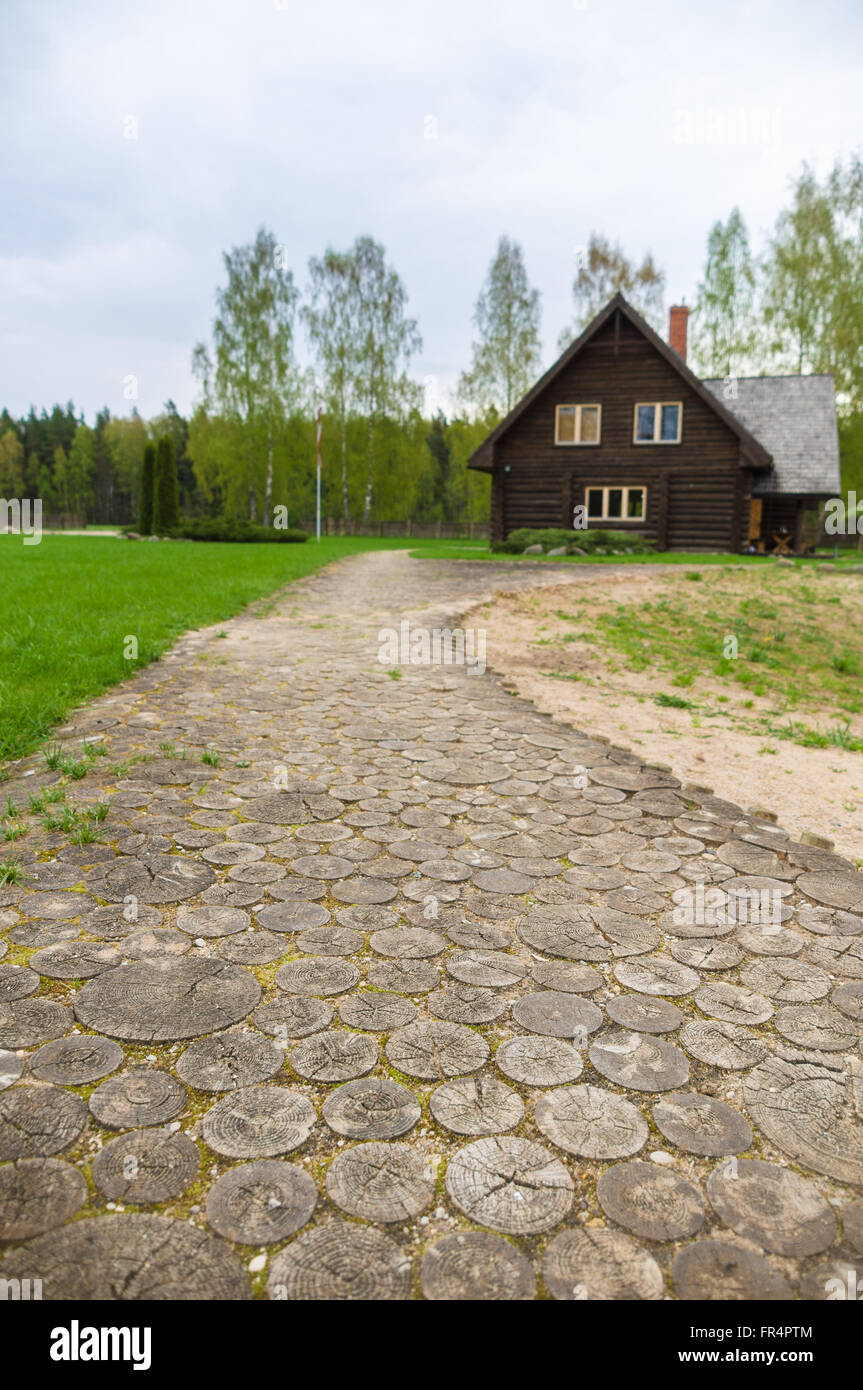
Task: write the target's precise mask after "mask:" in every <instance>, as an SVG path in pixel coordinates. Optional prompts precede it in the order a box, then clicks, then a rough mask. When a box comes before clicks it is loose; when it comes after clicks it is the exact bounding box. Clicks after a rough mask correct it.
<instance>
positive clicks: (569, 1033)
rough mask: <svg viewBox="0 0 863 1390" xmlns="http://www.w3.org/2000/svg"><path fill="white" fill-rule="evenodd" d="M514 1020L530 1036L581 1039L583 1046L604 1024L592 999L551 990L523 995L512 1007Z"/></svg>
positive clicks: (600, 1012)
mask: <svg viewBox="0 0 863 1390" xmlns="http://www.w3.org/2000/svg"><path fill="white" fill-rule="evenodd" d="M512 1016H513V1018H514V1019H515V1020H516V1022H517V1023H520V1024H521V1026H522V1028H527V1029H528V1030H529V1032H531V1033H540V1034H542V1035H543V1036H544V1037H549V1038H579V1039H580V1040H581V1042H582V1046H584V1045H585V1044H586V1041H587V1037H588V1034H589V1033H594V1032H595V1031H596V1029H597V1028H599V1027H600V1026H601V1024H602V1022H603V1018H602V1010H601V1009H598V1008H597V1007H596V1005H595V1004H591V1002H590V1000H589V999H580V998H579V997H578V996H577V995H573V994H563V993H562V992H560V991H558V990H552V989H543V990H536V991H535V993H533V994H523V995H522V996H521V998H520V999H517V1000H516V1002H515V1004H514V1005H513V1007H512Z"/></svg>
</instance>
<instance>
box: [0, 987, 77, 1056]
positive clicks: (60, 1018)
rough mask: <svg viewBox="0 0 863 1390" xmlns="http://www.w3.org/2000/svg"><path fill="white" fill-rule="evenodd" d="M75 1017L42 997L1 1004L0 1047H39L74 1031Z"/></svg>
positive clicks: (69, 1011) (65, 1009) (14, 1000)
mask: <svg viewBox="0 0 863 1390" xmlns="http://www.w3.org/2000/svg"><path fill="white" fill-rule="evenodd" d="M72 1025H73V1014H72V1010H71V1009H67V1007H66V1005H65V1004H58V1003H57V1002H56V1001H55V1000H53V999H45V998H43V997H42V996H41V995H40V996H38V997H37V998H35V999H13V1000H11V1002H10V1003H8V1004H0V1047H8V1048H19V1047H36V1046H37V1045H38V1044H39V1043H44V1042H50V1041H51V1040H52V1039H53V1038H62V1037H63V1035H64V1034H65V1033H70V1032H71V1031H72Z"/></svg>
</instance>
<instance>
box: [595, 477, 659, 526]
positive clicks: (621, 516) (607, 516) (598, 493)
mask: <svg viewBox="0 0 863 1390" xmlns="http://www.w3.org/2000/svg"><path fill="white" fill-rule="evenodd" d="M585 492H586V494H587V498H586V500H587V519H588V521H644V519H645V517H646V516H647V488H646V487H641V486H640V485H639V486H638V487H588V488H585Z"/></svg>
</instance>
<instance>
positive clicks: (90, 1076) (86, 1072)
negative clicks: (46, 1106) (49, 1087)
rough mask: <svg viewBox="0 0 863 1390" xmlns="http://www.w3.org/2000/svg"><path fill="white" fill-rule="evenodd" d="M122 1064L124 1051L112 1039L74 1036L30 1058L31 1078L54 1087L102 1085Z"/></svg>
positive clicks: (74, 1034) (54, 1043) (79, 1034)
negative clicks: (50, 1083)
mask: <svg viewBox="0 0 863 1390" xmlns="http://www.w3.org/2000/svg"><path fill="white" fill-rule="evenodd" d="M122 1062H123V1049H122V1047H120V1046H119V1044H118V1043H115V1042H111V1040H110V1039H109V1038H97V1037H90V1036H88V1035H87V1034H86V1033H73V1034H72V1036H71V1037H69V1038H56V1039H55V1040H54V1042H49V1043H45V1044H44V1045H43V1046H42V1047H40V1048H39V1051H38V1052H36V1053H35V1054H34V1055H33V1056H32V1057H31V1058H30V1075H31V1076H35V1078H36V1080H37V1081H51V1082H53V1084H54V1085H55V1086H86V1085H87V1084H88V1082H90V1081H101V1080H102V1077H103V1076H109V1075H110V1073H111V1072H112V1071H116V1070H117V1068H118V1067H119V1066H120V1065H121V1064H122Z"/></svg>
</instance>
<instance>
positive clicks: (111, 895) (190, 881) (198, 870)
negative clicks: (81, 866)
mask: <svg viewBox="0 0 863 1390" xmlns="http://www.w3.org/2000/svg"><path fill="white" fill-rule="evenodd" d="M215 879H216V875H215V873H214V871H213V870H212V869H211V868H210V866H209V864H202V863H201V862H200V860H198V859H191V858H189V857H187V856H186V855H180V854H153V855H151V856H150V857H149V858H148V859H130V860H129V862H128V863H127V864H115V866H114V867H113V868H112V869H109V870H108V872H107V873H106V874H105V886H104V888H102V889H101V890H100V891H99V897H100V898H107V899H108V901H109V902H121V901H122V900H123V898H126V897H128V896H129V895H130V894H132V895H133V896H134V897H136V898H137V899H138V901H139V902H142V903H179V902H183V901H184V900H185V899H186V898H194V897H195V895H196V893H202V892H203V891H204V889H205V888H209V886H210V884H211V883H214V882H215Z"/></svg>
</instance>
